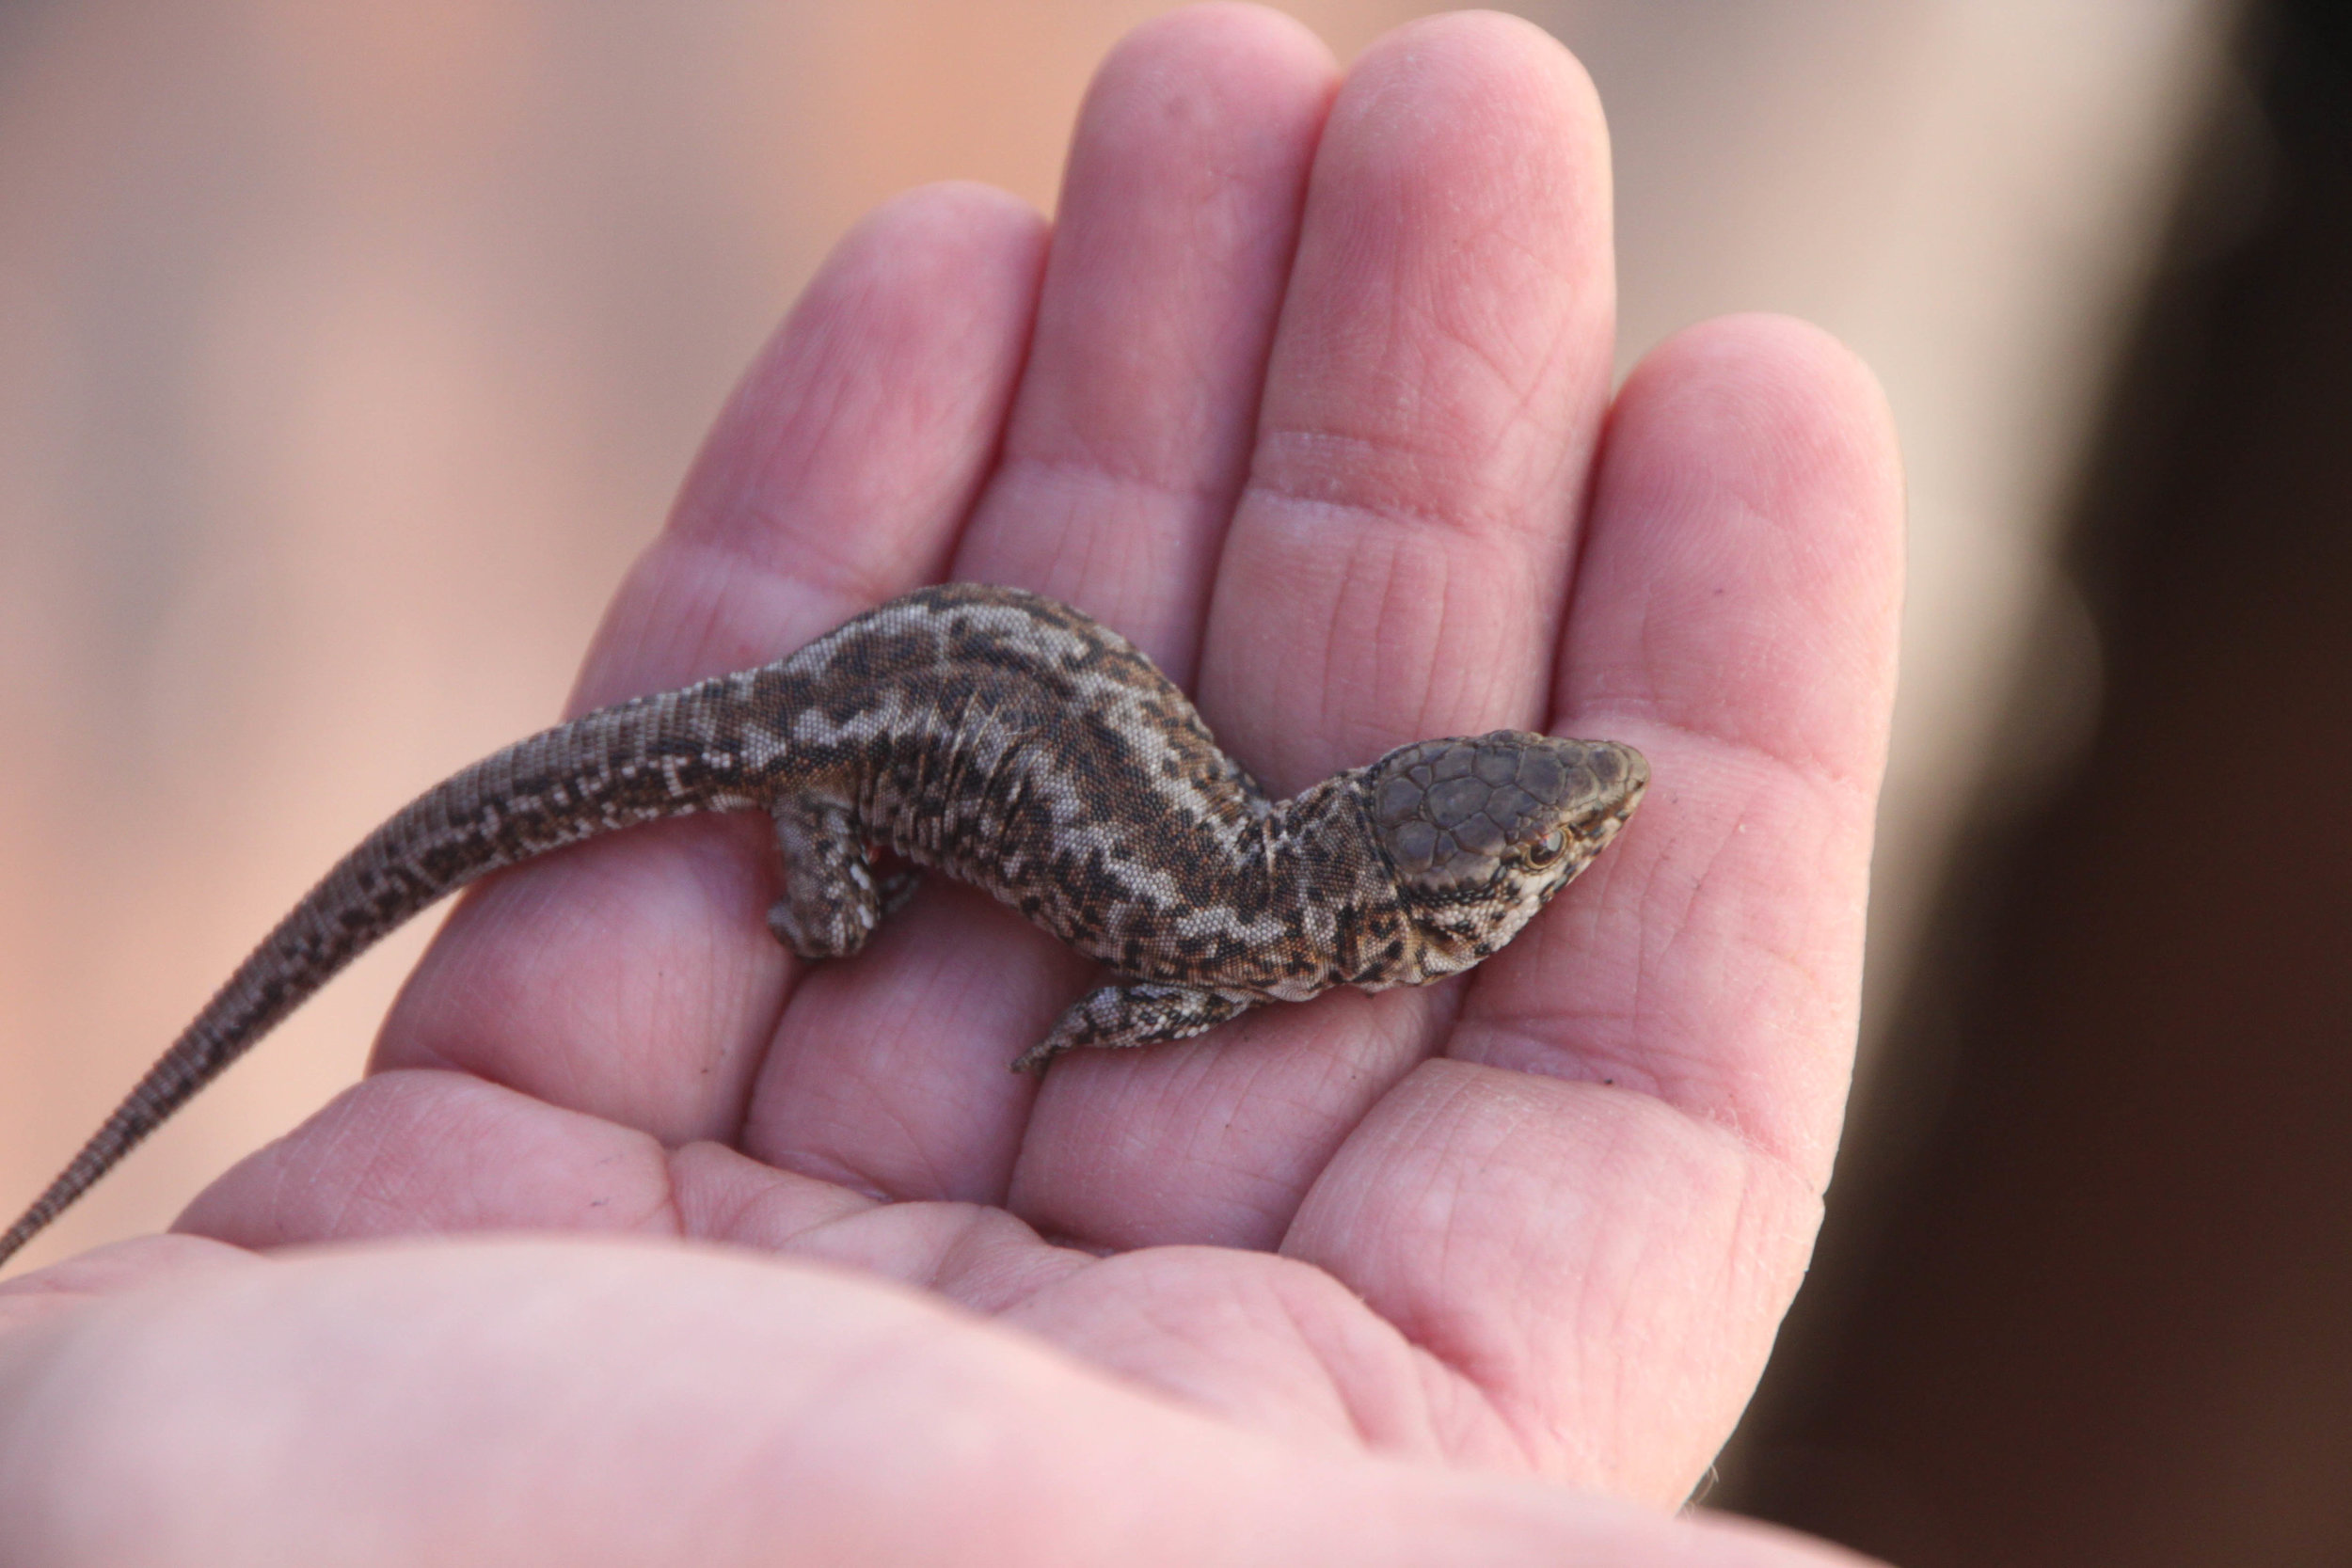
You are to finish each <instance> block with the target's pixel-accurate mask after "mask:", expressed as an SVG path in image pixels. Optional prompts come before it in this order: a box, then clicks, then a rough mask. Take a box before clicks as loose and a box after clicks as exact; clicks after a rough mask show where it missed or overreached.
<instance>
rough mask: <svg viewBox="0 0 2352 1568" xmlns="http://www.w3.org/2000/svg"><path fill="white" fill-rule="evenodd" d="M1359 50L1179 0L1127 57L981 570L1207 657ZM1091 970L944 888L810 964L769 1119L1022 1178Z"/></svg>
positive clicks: (964, 1186) (772, 1130)
mask: <svg viewBox="0 0 2352 1568" xmlns="http://www.w3.org/2000/svg"><path fill="white" fill-rule="evenodd" d="M1331 74H1332V67H1331V65H1330V61H1329V57H1328V55H1327V54H1326V53H1325V52H1324V50H1323V48H1322V46H1321V45H1320V44H1319V43H1317V42H1316V41H1315V40H1313V38H1312V37H1311V35H1310V34H1309V33H1308V32H1307V31H1306V29H1304V28H1303V27H1301V26H1300V25H1299V24H1296V23H1295V22H1292V21H1290V20H1289V19H1288V18H1285V17H1281V16H1279V15H1277V14H1275V13H1273V12H1271V11H1265V10H1261V9H1257V8H1248V7H1237V6H1210V7H1202V8H1195V9H1188V10H1184V11H1181V12H1178V13H1176V14H1175V15H1172V16H1169V17H1167V18H1163V19H1162V20H1160V21H1159V22H1156V23H1153V24H1150V25H1147V26H1145V27H1142V28H1140V29H1138V30H1137V31H1136V33H1134V34H1133V35H1131V36H1130V37H1129V38H1128V39H1127V40H1126V41H1125V42H1123V43H1122V44H1121V45H1120V47H1119V49H1118V50H1116V51H1115V52H1114V53H1113V54H1112V55H1111V56H1110V58H1109V60H1108V61H1107V62H1105V64H1104V67H1103V69H1102V71H1101V72H1100V73H1099V74H1098V76H1097V78H1096V80H1095V82H1094V85H1093V87H1092V88H1091V89H1090V91H1089V94H1088V98H1087V103H1086V107H1085V110H1084V112H1083V113H1082V114H1081V116H1080V119H1079V123H1078V128H1077V133H1076V136H1075V139H1074V141H1073V146H1072V150H1071V162H1070V171H1069V176H1068V179H1067V182H1066V184H1065V188H1064V192H1063V198H1062V203H1061V211H1060V215H1059V218H1058V219H1057V228H1056V233H1055V238H1054V245H1053V251H1052V256H1051V259H1050V261H1049V262H1048V264H1047V267H1046V274H1045V283H1044V289H1043V293H1042V294H1041V300H1040V304H1039V309H1038V325H1037V331H1036V334H1035V337H1034V340H1033V342H1032V346H1031V349H1030V353H1029V359H1028V363H1027V367H1026V369H1025V372H1024V373H1023V376H1022V382H1021V388H1020V392H1019V394H1018V397H1017V400H1016V403H1015V406H1014V412H1013V416H1012V419H1011V421H1010V425H1009V430H1008V434H1007V436H1006V442H1005V449H1004V453H1003V457H1002V461H1001V463H1000V465H999V467H998V469H997V471H996V473H995V475H994V476H993V479H992V480H991V481H990V483H989V485H988V489H987V492H986V494H985V496H984V497H983V499H982V500H981V503H980V505H979V507H978V509H977V515H976V516H975V520H974V522H973V524H972V525H971V527H970V529H969V530H968V531H967V532H966V535H965V538H964V540H963V543H962V546H961V549H960V550H959V552H958V555H957V559H956V567H955V575H957V576H959V577H968V578H980V579H982V580H987V581H994V582H1015V583H1020V584H1022V585H1024V586H1026V587H1030V588H1035V589H1039V590H1041V591H1043V592H1046V593H1050V594H1055V595H1057V596H1058V597H1060V598H1063V599H1065V600H1067V601H1070V602H1072V603H1074V604H1077V605H1079V606H1081V607H1082V608H1085V609H1087V610H1091V611H1093V612H1094V613H1095V614H1097V615H1098V616H1099V617H1101V618H1102V619H1104V621H1105V622H1106V623H1107V624H1109V625H1111V626H1115V627H1117V628H1118V629H1120V631H1122V632H1125V633H1127V634H1129V635H1130V636H1132V637H1134V638H1135V639H1136V640H1137V641H1139V642H1140V643H1141V644H1142V645H1143V646H1144V647H1145V648H1147V649H1148V650H1149V651H1150V652H1152V654H1154V655H1155V656H1157V657H1158V659H1159V661H1160V663H1161V664H1162V667H1163V668H1164V669H1166V670H1167V671H1168V673H1170V675H1171V676H1172V677H1174V678H1176V679H1179V680H1182V679H1184V676H1185V674H1186V673H1187V671H1188V669H1189V667H1190V665H1191V662H1192V649H1193V647H1194V645H1195V642H1196V641H1197V639H1198V636H1199V629H1200V615H1201V613H1202V605H1203V600H1204V598H1205V595H1206V591H1207V579H1208V570H1209V563H1210V562H1213V561H1214V559H1215V555H1216V546H1217V541H1218V539H1219V537H1220V535H1221V533H1222V531H1223V529H1224V526H1225V522H1226V519H1227V517H1228V515H1230V513H1231V510H1232V499H1233V495H1234V493H1235V491H1236V490H1237V489H1238V488H1239V486H1240V484H1241V482H1242V477H1243V474H1244V473H1245V471H1246V468H1247V464H1248V451H1249V443H1250V432H1251V428H1252V421H1253V420H1254V417H1255V409H1256V405H1257V388H1258V385H1259V382H1260V380H1261V378H1262V376H1263V367H1264V362H1265V356H1266V352H1267V343H1268V341H1269V340H1270V339H1271V336H1272V333H1273V327H1274V320H1275V315H1276V312H1277V309H1279V302H1280V298H1281V293H1282V286H1283V278H1284V276H1285V270H1286V268H1287V266H1288V262H1289V257H1290V252H1291V247H1292V237H1293V235H1294V234H1295V230H1296V228H1297V215H1298V214H1297V209H1298V202H1299V195H1300V189H1301V187H1302V185H1303V183H1304V179H1305V171H1306V168H1307V166H1308V163H1309V160H1310V158H1311V154H1312V149H1313V142H1314V135H1315V132H1316V128H1317V127H1318V126H1319V124H1320V123H1321V119H1322V116H1323V112H1324V108H1325V105H1326V103H1327V100H1328V95H1329V90H1330V77H1331ZM1085 974H1086V968H1085V966H1084V965H1082V964H1081V963H1080V962H1079V961H1078V960H1076V959H1075V958H1074V957H1073V955H1072V954H1071V953H1070V952H1069V951H1068V950H1067V949H1065V948H1063V947H1061V946H1060V945H1059V944H1058V943H1057V942H1053V941H1052V940H1051V939H1050V938H1048V937H1046V936H1044V935H1043V934H1042V933H1041V932H1039V931H1036V930H1034V929H1032V928H1031V927H1027V926H1026V925H1024V924H1023V923H1021V922H1020V921H1019V920H1017V919H1016V918H1014V917H1013V916H1012V915H1010V914H1009V912H1007V911H1003V910H1000V909H998V908H996V907H995V906H994V905H993V904H992V903H991V902H990V901H989V900H987V899H985V898H983V897H980V896H979V895H975V894H972V893H970V892H968V891H966V890H961V889H948V888H945V887H932V888H930V889H927V890H926V892H925V893H924V894H923V895H920V896H918V897H917V898H916V899H915V900H914V903H913V904H912V905H910V906H909V908H908V909H907V910H906V911H904V912H903V913H901V914H900V915H899V916H898V917H897V918H896V919H894V920H893V921H892V922H891V923H890V925H889V926H888V927H886V928H885V929H884V930H883V931H882V933H881V934H880V935H879V936H878V938H877V939H876V942H874V944H873V946H872V947H871V948H870V949H869V950H868V952H867V954H866V956H865V958H862V959H861V960H860V961H859V962H857V963H855V964H846V965H839V966H834V967H830V968H827V969H825V970H822V971H819V972H817V973H814V974H811V975H810V976H809V977H808V979H807V980H806V981H805V982H804V983H803V986H802V987H801V990H799V992H798V993H797V994H796V996H795V998H794V1003H793V1006H792V1009H791V1012H790V1014H789V1016H788V1017H787V1020H786V1026H785V1031H784V1035H783V1042H784V1048H783V1049H781V1050H779V1051H778V1052H776V1053H774V1054H773V1056H772V1057H771V1059H770V1062H769V1065H768V1068H767V1070H766V1072H765V1073H764V1075H763V1076H762V1078H761V1080H760V1082H759V1085H758V1088H757V1090H756V1091H755V1100H754V1109H753V1114H752V1117H751V1120H750V1123H749V1124H748V1126H747V1128H746V1135H745V1144H744V1147H745V1148H747V1149H748V1150H749V1151H750V1152H752V1153H755V1154H756V1155H758V1156H760V1157H761V1158H763V1159H766V1160H769V1161H771V1163H774V1164H786V1165H788V1166H790V1167H791V1168H793V1169H796V1170H802V1171H807V1172H811V1173H813V1174H820V1175H824V1176H827V1177H832V1178H836V1179H839V1180H846V1181H849V1182H850V1183H852V1184H853V1185H856V1186H858V1187H860V1188H861V1189H862V1190H866V1191H873V1192H880V1193H887V1194H891V1195H893V1196H899V1197H908V1198H930V1197H952V1198H963V1199H973V1200H979V1201H995V1200H998V1199H1001V1198H1002V1196H1003V1195H1004V1191H1005V1182H1006V1180H1007V1173H1008V1171H1009V1167H1010V1164H1011V1160H1012V1156H1013V1152H1014V1149H1015V1148H1017V1146H1018V1141H1019V1137H1020V1133H1021V1129H1022V1126H1023V1123H1024V1121H1025V1117H1026V1115H1027V1111H1028V1106H1029V1102H1030V1098H1031V1090H1030V1088H1029V1086H1028V1082H1027V1081H1026V1080H1024V1079H1015V1078H1014V1077H1013V1076H1012V1075H1011V1074H1010V1073H1009V1072H1008V1071H1007V1070H1006V1069H1007V1066H1008V1064H1009V1063H1010V1062H1011V1061H1012V1060H1013V1058H1014V1057H1016V1056H1018V1055H1019V1054H1020V1053H1022V1052H1023V1051H1025V1050H1026V1049H1027V1048H1028V1047H1029V1046H1031V1045H1033V1044H1035V1043H1036V1042H1037V1040H1038V1039H1039V1037H1041V1036H1042V1035H1043V1034H1044V1033H1045V1032H1046V1031H1047V1030H1048V1029H1049V1028H1050V1027H1051V1026H1052V1023H1053V1021H1054V1018H1055V1017H1056V1015H1057V1013H1058V1012H1059V1011H1060V1009H1061V1008H1062V1007H1063V1006H1066V1005H1067V1004H1068V1003H1070V1002H1071V1001H1073V1000H1074V999H1075V998H1076V996H1077V995H1078V994H1079V993H1080V991H1081V990H1083V989H1084V977H1085Z"/></svg>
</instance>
